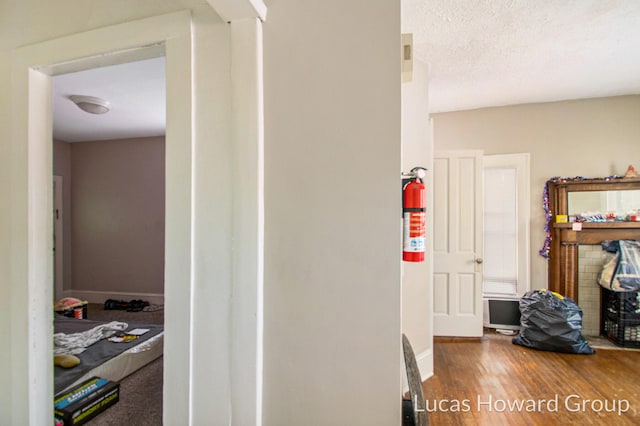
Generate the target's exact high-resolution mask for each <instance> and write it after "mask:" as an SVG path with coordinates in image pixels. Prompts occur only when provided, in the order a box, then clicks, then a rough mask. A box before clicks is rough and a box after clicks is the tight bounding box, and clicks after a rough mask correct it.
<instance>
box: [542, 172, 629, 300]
mask: <svg viewBox="0 0 640 426" xmlns="http://www.w3.org/2000/svg"><path fill="white" fill-rule="evenodd" d="M627 189H640V179H638V178H626V179H612V180H607V179H582V180H572V181H558V182H549V208H550V211H551V214H552V222H553V223H551V225H550V229H549V231H550V234H551V244H550V246H549V289H550V290H552V291H555V292H558V293H560V294H563V295H565V296H568V297H570V298H572V299H574V300H575V301H576V302H578V298H579V295H578V245H580V244H600V243H601V242H602V241H604V240H640V222H594V223H592V222H583V223H581V224H579V225H578V227H579V226H581V228H582V229H581V230H574V224H573V223H555V218H556V215H567V214H568V201H567V198H568V192H572V191H608V190H627Z"/></svg>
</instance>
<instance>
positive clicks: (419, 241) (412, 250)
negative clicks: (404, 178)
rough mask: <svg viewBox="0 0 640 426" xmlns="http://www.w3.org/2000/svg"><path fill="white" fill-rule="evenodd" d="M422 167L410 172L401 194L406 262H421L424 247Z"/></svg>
mask: <svg viewBox="0 0 640 426" xmlns="http://www.w3.org/2000/svg"><path fill="white" fill-rule="evenodd" d="M425 170H426V169H424V168H422V167H416V168H414V169H412V170H411V174H410V176H411V177H412V178H411V179H409V181H408V183H406V184H405V185H404V187H403V190H402V191H403V192H402V199H403V201H402V220H403V238H402V260H404V261H407V262H423V261H424V251H425V246H426V236H427V235H426V233H427V229H426V213H425V211H426V195H425V186H424V183H423V182H422V178H423V177H424V175H425Z"/></svg>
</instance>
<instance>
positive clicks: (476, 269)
mask: <svg viewBox="0 0 640 426" xmlns="http://www.w3.org/2000/svg"><path fill="white" fill-rule="evenodd" d="M433 176H434V183H433V184H434V232H433V235H434V242H433V243H434V280H433V284H434V293H433V297H434V335H436V336H463V337H475V336H482V264H481V263H477V262H476V260H477V259H481V258H482V151H446V152H436V153H435V158H434V174H433Z"/></svg>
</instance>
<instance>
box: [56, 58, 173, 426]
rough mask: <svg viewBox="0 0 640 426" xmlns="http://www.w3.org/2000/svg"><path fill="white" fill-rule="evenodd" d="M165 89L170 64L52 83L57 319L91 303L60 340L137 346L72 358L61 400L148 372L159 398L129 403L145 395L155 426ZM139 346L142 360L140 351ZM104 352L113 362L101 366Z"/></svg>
mask: <svg viewBox="0 0 640 426" xmlns="http://www.w3.org/2000/svg"><path fill="white" fill-rule="evenodd" d="M165 88H166V77H165V58H164V56H160V57H157V58H150V59H144V60H140V61H133V62H124V63H118V64H114V65H109V66H103V67H97V68H90V69H84V70H81V71H77V72H71V73H66V74H59V75H56V76H54V77H53V78H52V103H53V120H52V123H53V142H52V143H53V174H54V182H57V183H58V185H57V186H56V188H57V191H55V192H54V195H55V196H54V221H55V222H54V223H55V224H56V225H57V226H54V229H60V230H59V231H58V232H57V233H54V234H55V242H54V258H55V259H54V271H55V273H54V276H55V277H56V284H55V286H54V294H55V298H54V300H56V301H58V302H57V303H60V305H58V306H56V308H57V309H56V310H57V311H58V312H63V313H69V312H67V311H64V310H63V311H60V310H59V309H60V307H61V306H64V304H65V303H67V304H73V303H83V304H84V303H85V302H88V304H87V305H84V309H83V311H82V312H83V314H81V316H82V317H83V318H77V316H76V318H75V319H74V321H68V320H67V319H66V318H62V317H60V316H59V315H57V316H56V321H55V332H56V333H57V332H59V329H61V330H65V332H82V331H86V330H89V329H92V328H93V327H96V326H103V325H104V324H113V322H117V323H119V324H120V326H119V327H121V328H122V330H120V329H118V331H117V333H116V335H117V334H121V335H124V339H133V340H131V342H129V343H126V344H124V343H117V344H114V342H107V341H106V340H100V341H98V342H96V343H94V344H92V345H90V346H88V347H87V348H86V349H85V348H82V352H81V353H76V354H75V355H76V356H77V357H78V358H79V359H80V365H78V366H76V367H74V368H73V369H68V370H66V369H62V368H61V367H57V366H56V367H55V371H54V373H55V374H54V394H58V393H60V392H62V391H63V390H66V389H69V388H71V387H73V386H74V385H77V384H79V383H80V382H82V381H83V380H84V379H86V378H87V377H90V376H96V375H97V376H100V377H102V378H106V379H108V380H112V381H120V380H122V379H123V378H125V377H127V376H129V375H130V374H136V371H137V370H138V369H140V368H142V367H146V366H147V365H148V366H149V368H145V373H144V374H147V375H149V374H154V375H155V376H157V377H155V378H153V382H154V384H155V385H156V386H154V390H152V391H145V392H142V393H133V394H132V395H143V396H144V400H141V401H140V404H136V405H138V406H141V407H148V408H149V409H152V412H150V413H149V415H150V416H153V415H154V413H155V415H156V416H159V417H158V420H161V414H162V409H161V407H162V342H163V326H164V275H165V246H164V242H165V198H166V197H165V162H166V161H165V129H166V122H165V117H166V107H165V105H166V89H165ZM77 96H90V97H91V98H92V99H90V100H92V101H93V98H95V99H100V100H101V105H103V106H104V109H103V110H101V111H100V112H101V113H99V114H96V113H91V112H88V111H87V110H86V109H84V108H83V105H80V104H76V101H75V97H77ZM96 102H97V101H96ZM105 110H106V111H105ZM56 200H57V201H58V203H57V205H55V204H56V203H55V201H56ZM60 280H61V282H60ZM87 308H88V309H87ZM68 316H70V315H68ZM94 321H99V322H100V323H101V324H100V325H97V324H96V323H95V322H94ZM72 326H73V328H69V327H72ZM133 329H138V330H140V329H142V330H148V331H147V332H146V333H144V334H142V335H139V336H137V337H135V338H130V337H128V336H129V335H128V334H127V333H128V331H129V330H133ZM114 340H116V339H114ZM62 342H63V340H61V339H55V338H54V353H65V352H69V351H70V350H71V351H77V350H78V349H69V348H67V347H65V346H64V345H62V344H61V343H62ZM141 345H142V346H144V347H145V350H144V351H143V350H139V347H141ZM114 348H115V349H119V350H118V351H117V352H116V351H114V350H113V349H114ZM104 349H107V351H106V352H108V354H109V355H108V356H104V357H102V356H100V357H98V354H99V353H101V351H103V350H104ZM149 369H152V370H149ZM150 372H151V373H150ZM138 374H142V373H138ZM132 380H134V379H132ZM146 380H149V379H146ZM158 384H159V385H160V386H157V385H158ZM134 397H135V396H134ZM158 407H160V409H158Z"/></svg>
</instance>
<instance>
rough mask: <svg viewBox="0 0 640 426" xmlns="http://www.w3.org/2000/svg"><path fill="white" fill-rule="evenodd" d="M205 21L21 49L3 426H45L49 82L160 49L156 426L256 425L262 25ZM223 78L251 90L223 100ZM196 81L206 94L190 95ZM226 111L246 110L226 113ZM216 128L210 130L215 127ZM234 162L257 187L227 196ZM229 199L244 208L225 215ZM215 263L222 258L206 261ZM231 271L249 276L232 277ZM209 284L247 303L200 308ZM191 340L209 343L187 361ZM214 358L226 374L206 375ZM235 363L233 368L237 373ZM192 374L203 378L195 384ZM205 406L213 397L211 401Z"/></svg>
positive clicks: (206, 303)
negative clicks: (161, 313) (161, 222)
mask: <svg viewBox="0 0 640 426" xmlns="http://www.w3.org/2000/svg"><path fill="white" fill-rule="evenodd" d="M212 15H214V16H213V17H212ZM211 19H218V18H217V16H215V13H214V12H213V11H212V10H211V9H210V8H209V7H208V6H202V7H201V8H199V9H198V10H186V11H181V12H175V13H169V14H166V15H160V16H155V17H151V18H146V19H142V20H139V21H132V22H127V23H123V24H118V25H113V26H109V27H103V28H99V29H95V30H91V31H88V32H85V33H80V34H75V35H71V36H67V37H61V38H58V39H54V40H49V41H45V42H42V43H37V44H34V45H30V46H25V47H20V48H17V49H15V50H14V51H13V52H12V54H11V67H10V70H11V71H10V72H11V79H12V82H11V103H12V116H11V123H12V125H11V127H10V129H9V130H8V136H9V140H10V147H9V148H8V151H9V154H10V155H11V170H10V172H9V175H10V178H11V182H12V186H11V192H10V194H9V195H8V197H7V202H8V203H10V205H11V217H10V222H11V223H10V229H11V238H10V247H9V251H10V253H11V265H12V268H11V270H10V272H9V283H8V289H9V290H10V291H8V292H7V293H8V294H9V296H8V300H7V301H6V306H8V307H9V309H8V311H7V312H6V313H5V314H4V315H6V317H7V318H10V319H11V324H12V327H11V334H10V336H8V340H9V342H8V345H9V347H10V348H11V355H10V357H11V363H10V366H9V365H8V366H6V367H2V368H10V372H9V371H8V370H7V372H6V373H5V372H4V371H3V377H4V376H6V377H10V378H11V383H10V385H9V384H6V386H4V387H3V388H4V389H3V390H2V391H0V397H3V398H1V399H3V400H4V401H6V403H5V402H3V403H2V405H0V408H3V410H2V411H3V412H4V414H3V419H4V418H5V417H4V416H9V417H8V422H9V423H10V424H25V425H39V424H47V423H50V421H51V418H52V417H53V407H52V404H51V401H52V399H53V372H52V371H53V366H52V363H51V358H50V357H51V353H52V350H53V348H52V340H53V339H52V327H51V316H50V315H47V314H45V313H46V312H51V311H52V309H53V294H52V288H53V285H52V283H53V256H51V251H52V238H51V235H52V232H53V229H52V226H53V224H52V221H51V214H50V212H51V210H52V206H53V200H52V198H53V194H52V192H53V187H52V176H53V171H52V129H51V116H52V115H51V87H50V86H51V82H50V79H51V76H53V75H55V74H56V73H63V72H70V71H74V70H75V71H78V70H80V68H82V67H85V68H91V67H95V66H98V65H108V64H113V63H114V61H115V62H118V61H120V62H126V61H128V60H132V59H133V58H135V59H139V58H140V56H139V55H141V54H143V52H144V54H147V53H149V52H153V51H155V53H153V54H157V52H158V51H159V50H164V52H165V54H166V58H167V62H166V64H167V65H166V66H167V99H168V100H171V102H167V134H166V149H167V158H168V159H170V161H167V165H166V182H167V185H166V187H167V189H166V191H167V192H166V206H167V207H166V225H165V226H166V228H165V229H166V232H165V248H166V249H165V297H166V301H167V302H166V309H165V321H166V323H165V346H164V347H165V352H164V361H165V366H166V368H165V370H164V401H165V404H164V407H163V418H164V421H165V422H166V423H167V424H178V423H183V422H187V423H196V422H197V421H199V420H201V419H202V418H207V417H208V418H209V419H213V420H212V422H214V423H225V422H228V421H230V420H229V419H231V418H232V415H231V406H235V407H238V408H236V410H242V412H243V415H238V416H235V417H236V418H243V417H244V418H252V420H251V422H254V423H255V424H259V422H260V410H261V391H260V389H261V374H260V372H261V365H262V356H261V338H262V317H261V312H262V288H261V286H262V276H261V271H262V246H261V244H262V241H263V229H262V219H261V218H262V214H263V213H262V211H263V210H262V208H263V206H262V201H261V194H262V176H261V175H260V174H259V173H260V172H261V170H262V163H261V162H262V143H263V142H262V128H261V126H262V121H261V117H262V104H261V94H262V92H261V91H262V86H261V81H262V75H261V61H262V57H261V44H259V43H261V39H260V37H259V30H260V28H261V27H260V23H259V21H258V20H255V19H253V20H249V25H245V26H236V27H235V30H234V31H233V34H232V31H231V30H230V26H229V25H228V24H226V23H224V22H221V21H218V23H219V26H216V25H210V23H211ZM231 26H233V24H231ZM230 40H231V41H237V42H238V43H230ZM216 49H222V53H223V55H224V57H223V59H222V60H220V58H213V57H212V56H213V55H212V53H213V52H216ZM232 53H234V54H235V55H236V56H239V57H240V59H241V60H240V61H239V62H240V63H239V64H237V65H230V57H231V54H232ZM258 53H260V55H258ZM246 57H250V58H251V59H252V61H249V60H246V59H245V58H246ZM126 58H128V59H126ZM79 59H82V60H81V61H79ZM236 71H238V72H236ZM231 74H233V75H234V78H235V77H236V76H239V77H238V78H248V80H247V83H248V84H247V85H246V86H248V90H247V87H243V88H242V89H240V88H239V89H237V90H233V89H232V88H230V86H229V84H230V81H231V79H230V75H231ZM203 75H206V76H207V77H206V80H203V79H204V78H205V77H203ZM185 77H186V78H185ZM198 81H201V82H203V83H208V84H203V86H206V87H200V88H199V90H196V87H195V86H196V84H197V83H198ZM216 85H218V86H216ZM218 89H222V90H218ZM214 92H215V95H212V93H214ZM203 93H206V94H203ZM232 99H233V101H234V103H235V104H240V105H243V106H245V107H246V109H240V110H238V109H235V110H232V109H231V104H232ZM196 107H199V108H196ZM249 107H250V108H249ZM249 109H250V110H249ZM231 111H233V112H231ZM212 117H213V118H214V119H218V121H217V122H215V123H212V121H215V120H212ZM221 117H222V118H221ZM230 117H232V118H234V120H229V118H230ZM230 121H231V123H230V124H227V123H229V122H230ZM247 123H250V127H249V130H246V124H247ZM212 129H215V130H212ZM234 130H236V131H237V134H238V137H240V136H242V137H244V138H245V139H244V140H243V144H242V149H243V151H242V152H236V149H238V150H239V148H235V144H234V143H233V140H232V137H233V136H235V133H234ZM216 132H218V133H216ZM219 132H222V134H220V133H219ZM212 141H214V142H215V143H212ZM198 142H200V143H198ZM199 148H200V149H203V150H205V151H206V150H207V149H217V150H218V151H220V152H221V153H223V154H224V155H219V156H210V155H206V156H204V157H198V156H196V155H195V151H196V150H197V149H199ZM247 150H248V151H247ZM231 158H235V159H236V160H235V162H234V164H233V168H234V169H235V168H239V169H244V170H251V171H252V173H251V174H252V176H254V177H256V178H255V179H254V180H252V181H250V182H248V183H247V182H242V184H243V186H242V187H234V185H235V184H234V183H233V182H232V179H231V174H232V172H233V170H231V169H230V167H229V164H230V162H231ZM244 159H246V160H244ZM198 162H202V164H201V165H200V167H197V168H196V167H195V164H194V163H198ZM257 165H259V166H260V167H256V166H257ZM196 170H200V172H199V174H197V173H196ZM207 170H209V173H207ZM214 171H215V172H214ZM208 188H214V189H215V191H212V190H209V191H208ZM207 191H208V192H207ZM231 194H234V197H235V196H238V197H239V200H238V201H237V202H235V203H231V202H230V201H231V200H232V199H233V198H232V196H231ZM211 197H213V198H211ZM196 201H198V203H196ZM211 206H214V208H211ZM247 207H250V208H247ZM247 211H249V212H251V214H247V213H246V212H247ZM240 213H242V214H240ZM232 218H235V219H234V220H233V221H232V220H231V219H232ZM208 222H211V223H208ZM199 224H200V225H199ZM256 224H257V225H256ZM212 225H213V226H214V228H215V229H216V230H218V229H221V230H223V231H221V232H218V233H215V232H214V233H208V234H204V235H200V234H198V233H196V232H195V226H201V227H210V226H212ZM247 229H248V230H247ZM234 235H237V236H238V240H237V246H236V248H237V250H236V251H234V252H233V253H232V241H233V236H234ZM211 251H215V252H218V253H220V255H219V256H218V255H216V256H210V257H207V256H206V253H207V252H211ZM205 260H207V261H209V263H208V264H207V267H206V268H205V267H203V266H201V267H200V269H201V270H198V267H199V265H201V263H202V262H204V261H205ZM233 267H235V268H237V269H239V270H244V271H252V272H254V274H253V275H251V276H248V275H247V274H245V276H244V277H241V278H236V277H234V276H233V274H232V268H233ZM203 270H204V271H203ZM211 270H213V271H215V272H216V273H218V274H219V277H220V278H219V280H212V279H211V277H210V276H208V275H207V273H209V274H210V273H212V272H210V271H211ZM211 281H217V282H216V285H219V286H221V287H223V290H224V294H232V293H241V294H244V295H249V296H251V297H248V298H245V299H241V300H237V301H236V302H235V305H234V306H232V307H230V304H229V298H226V297H225V296H224V294H223V295H222V296H220V297H217V298H216V299H215V300H211V298H210V297H209V298H207V297H198V292H203V288H206V287H207V286H206V285H204V284H201V285H198V284H199V283H204V282H206V283H211ZM209 285H210V286H211V284H209ZM236 287H237V288H236ZM212 306H213V309H212ZM218 307H220V308H224V309H218ZM230 311H231V313H230ZM199 314H200V315H204V316H207V315H208V316H209V317H212V316H215V317H214V318H213V319H212V322H215V323H216V324H217V327H218V328H219V329H220V332H219V333H217V334H216V333H210V330H209V326H208V324H204V325H203V324H201V323H198V322H196V321H195V320H194V317H195V316H196V315H199ZM3 318H4V317H3ZM232 330H233V333H232ZM207 332H209V333H208V334H207ZM193 336H208V338H207V339H204V338H202V337H201V338H199V339H194V338H193ZM204 340H206V341H204ZM198 341H204V342H203V343H202V344H201V345H200V346H199V347H198V350H194V348H193V345H194V342H198ZM236 354H238V355H239V356H237V357H236V356H235V355H236ZM212 359H215V360H221V362H220V363H218V364H216V365H213V366H211V365H210V364H211V360H212ZM232 359H233V360H234V365H235V369H232V368H231V360H232ZM247 364H248V365H247ZM194 365H195V366H197V367H199V368H200V371H198V372H197V373H196V372H195V371H194V370H195V368H197V367H194ZM207 365H209V367H207V368H206V369H203V366H207ZM245 366H246V368H243V367H245ZM218 378H219V379H220V380H217V379H218ZM214 379H216V380H214ZM205 384H208V386H209V388H206V387H205ZM252 389H253V391H252ZM241 390H242V391H244V393H243V395H245V398H243V399H242V403H240V402H238V403H236V404H231V403H230V401H231V400H233V399H238V400H240V399H239V398H240V393H241V392H240V391H241ZM211 394H215V395H217V396H218V397H219V398H215V401H213V402H212V401H211V400H210V398H209V396H210V395H211ZM4 397H6V398H4ZM5 407H6V408H7V410H4V408H5ZM218 419H220V420H218ZM246 424H250V422H247V423H246Z"/></svg>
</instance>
